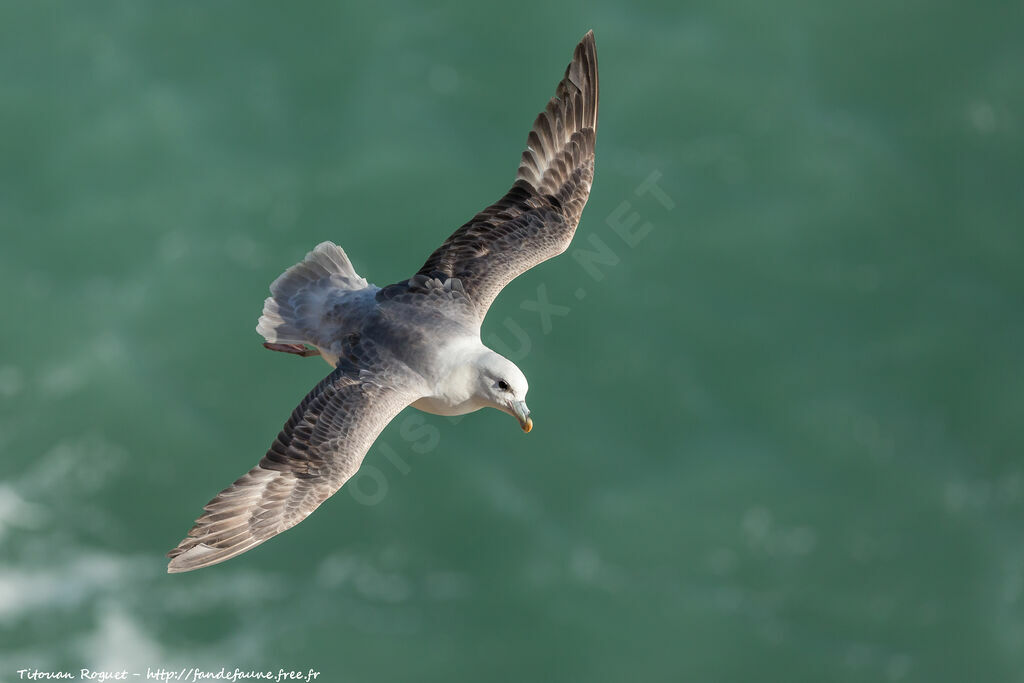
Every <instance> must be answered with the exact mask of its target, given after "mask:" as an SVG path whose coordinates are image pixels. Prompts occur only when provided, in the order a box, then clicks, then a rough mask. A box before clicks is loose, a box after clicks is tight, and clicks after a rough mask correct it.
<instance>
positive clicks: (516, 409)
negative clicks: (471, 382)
mask: <svg viewBox="0 0 1024 683" xmlns="http://www.w3.org/2000/svg"><path fill="white" fill-rule="evenodd" d="M474 367H475V368H476V373H477V376H476V389H475V392H474V394H475V398H477V399H478V400H479V401H480V402H482V403H483V404H484V405H487V406H490V407H491V408H497V409H498V410H500V411H502V412H504V413H508V414H509V415H511V416H513V417H514V418H516V419H517V420H519V426H520V427H522V428H523V431H524V432H528V431H530V430H531V429H533V420H532V419H530V409H529V408H527V407H526V392H527V391H529V390H530V385H529V384H528V383H527V381H526V376H525V375H524V374H523V372H522V371H521V370H520V369H519V368H517V367H516V364H515V363H513V362H512V361H510V360H509V359H507V358H505V357H504V356H501V355H498V354H497V353H495V352H494V351H491V350H490V349H484V351H483V352H482V353H481V354H480V355H479V356H477V358H476V362H475V363H474Z"/></svg>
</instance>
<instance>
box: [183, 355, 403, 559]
mask: <svg viewBox="0 0 1024 683" xmlns="http://www.w3.org/2000/svg"><path fill="white" fill-rule="evenodd" d="M381 380H383V381H381ZM414 387H415V384H412V383H410V382H407V381H404V378H403V377H401V376H395V373H393V372H392V373H379V374H377V375H376V376H375V375H374V373H372V372H368V371H366V370H363V371H362V372H360V371H359V370H358V369H356V368H355V366H353V365H349V364H346V363H345V362H344V361H343V362H342V364H339V367H338V368H337V369H335V370H334V371H333V372H332V373H331V374H330V375H328V376H327V377H326V378H325V379H324V380H323V381H321V382H320V383H319V384H318V385H317V386H316V388H314V389H313V391H311V392H310V393H309V395H308V396H306V398H305V399H303V400H302V403H300V404H299V405H298V407H297V408H295V410H294V412H292V416H291V418H290V419H289V420H288V422H287V423H286V424H285V426H284V429H282V430H281V433H280V434H278V435H277V438H276V439H274V443H273V444H272V445H271V446H270V450H269V451H267V454H266V455H265V456H264V457H263V459H262V460H260V463H259V464H258V465H257V466H256V467H254V468H252V469H251V470H249V472H248V473H246V474H245V475H244V476H243V477H242V478H241V479H239V480H238V481H236V482H235V483H234V484H232V485H231V486H229V487H228V488H226V489H224V490H223V491H221V492H220V493H219V494H217V496H216V497H215V498H214V499H213V500H211V501H210V502H209V503H207V504H206V506H205V507H204V508H203V510H204V512H203V515H202V516H201V517H200V518H199V519H198V520H196V524H195V526H194V527H192V530H191V531H189V533H188V536H186V537H185V538H184V539H183V540H182V541H181V543H179V544H178V546H177V547H176V548H174V549H173V550H171V551H170V552H169V553H167V556H168V557H170V558H171V561H170V563H169V564H168V566H167V571H168V572H172V573H174V572H187V571H191V570H193V569H199V568H200V567H208V566H210V565H212V564H217V563H218V562H223V561H224V560H227V559H229V558H232V557H234V556H235V555H238V554H240V553H244V552H245V551H246V550H249V549H251V548H253V547H255V546H257V545H259V544H260V543H263V542H264V541H266V540H267V539H269V538H271V537H273V536H276V535H277V534H279V533H281V532H282V531H285V530H286V529H290V528H291V527H293V526H295V525H296V524H298V523H299V522H301V521H302V520H303V519H305V518H306V517H307V516H309V514H310V513H311V512H313V510H316V509H317V507H319V506H320V504H321V503H323V502H324V501H325V500H327V499H328V498H329V497H330V496H331V494H333V493H334V492H335V491H337V490H338V489H339V488H340V487H341V485H342V484H344V483H345V482H346V481H348V479H349V477H351V476H352V475H353V474H355V473H356V471H357V470H358V469H359V465H360V464H361V463H362V461H363V456H364V455H365V454H366V451H367V450H368V449H369V447H370V445H371V444H372V443H373V442H374V441H375V440H376V439H377V436H378V435H379V434H380V432H381V431H382V430H383V429H384V427H385V426H386V425H387V424H388V423H389V422H391V420H392V419H393V418H394V417H395V415H397V414H398V413H399V412H401V410H402V409H403V408H405V407H406V406H407V405H409V404H410V403H412V402H413V401H415V400H417V399H418V398H420V393H418V392H417V391H415V389H414Z"/></svg>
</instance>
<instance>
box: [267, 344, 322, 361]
mask: <svg viewBox="0 0 1024 683" xmlns="http://www.w3.org/2000/svg"><path fill="white" fill-rule="evenodd" d="M263 348H265V349H270V350H271V351H283V352H284V353H294V354H295V355H296V356H302V357H303V358H309V357H311V356H319V355H320V349H311V348H309V347H307V346H305V345H304V344H271V343H270V342H263Z"/></svg>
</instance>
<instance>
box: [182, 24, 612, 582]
mask: <svg viewBox="0 0 1024 683" xmlns="http://www.w3.org/2000/svg"><path fill="white" fill-rule="evenodd" d="M597 108H598V79H597V50H596V47H595V45H594V34H593V32H592V31H591V32H588V33H587V34H586V35H585V36H584V37H583V39H582V40H581V41H580V43H579V45H577V46H576V50H575V52H574V54H573V58H572V62H570V63H569V66H568V67H567V68H566V70H565V77H564V78H563V79H562V81H561V82H560V83H559V84H558V87H557V88H556V90H555V96H554V97H553V98H552V99H551V100H550V101H549V102H548V104H547V106H546V107H545V108H544V111H542V112H541V113H540V114H539V115H538V116H537V119H536V120H535V121H534V123H533V128H532V129H531V130H530V133H529V135H528V136H527V139H526V150H525V151H524V152H523V154H522V158H521V160H520V163H519V170H518V172H517V173H516V181H515V183H514V184H513V185H512V189H510V190H509V191H508V193H507V194H505V196H504V197H502V198H501V199H499V200H498V201H497V202H495V203H494V204H492V205H491V206H489V207H487V208H486V209H484V210H483V211H481V212H480V213H478V214H477V215H476V216H474V217H473V218H472V219H471V220H470V221H469V222H468V223H466V224H465V225H463V226H462V227H460V228H459V229H458V230H456V231H455V232H454V233H452V235H451V236H450V237H449V238H448V239H447V240H445V242H444V243H443V244H442V245H441V246H440V247H438V248H437V250H436V251H434V253H432V254H431V255H430V257H429V258H428V259H427V261H426V263H424V264H423V267H422V268H420V269H419V272H417V273H416V274H415V275H413V276H412V277H411V278H409V279H408V280H406V281H404V282H398V283H396V284H393V285H388V286H386V287H383V288H381V287H376V286H374V285H372V284H370V283H368V282H367V281H366V280H365V279H364V278H362V277H360V276H359V275H357V274H356V272H355V270H354V269H353V268H352V263H351V262H350V261H349V259H348V256H346V254H345V252H344V251H343V250H342V249H341V247H339V246H337V245H335V244H333V243H331V242H323V243H321V244H319V245H318V246H317V247H316V248H315V249H313V251H311V252H309V253H308V254H307V255H306V257H305V258H304V259H303V260H302V262H300V263H298V264H296V265H294V266H292V267H291V268H289V269H288V270H287V271H285V272H284V274H282V275H281V276H280V277H278V278H277V279H276V280H274V282H273V283H272V284H271V285H270V293H271V296H270V297H269V298H268V299H267V300H266V301H265V302H264V305H263V314H262V316H260V319H259V325H258V326H257V328H256V329H257V331H258V332H259V333H260V334H261V335H262V336H263V337H264V339H265V340H266V342H265V343H264V346H266V347H267V348H269V349H272V350H274V351H283V352H286V353H294V354H297V355H300V356H320V357H321V358H323V359H324V360H325V361H327V363H328V364H329V365H330V366H331V367H332V368H333V369H332V371H331V373H330V374H329V375H327V377H325V378H324V379H323V380H322V381H321V382H320V383H319V384H317V385H316V387H314V388H313V390H312V391H311V392H310V393H309V395H307V396H306V398H304V399H303V400H302V402H301V403H299V405H298V407H297V408H295V410H294V411H293V412H292V415H291V417H290V418H289V419H288V421H287V422H286V423H285V425H284V428H283V429H282V430H281V432H280V433H279V434H278V435H277V438H276V439H274V442H273V444H271V446H270V449H269V450H268V451H267V454H266V455H265V456H264V457H263V459H262V460H260V462H259V464H258V465H256V467H254V468H252V469H251V470H249V472H247V473H246V474H245V475H243V476H242V477H241V478H240V479H238V480H237V481H236V482H235V483H233V484H232V485H231V486H229V487H228V488H226V489H224V490H223V491H221V492H220V493H219V494H217V496H216V497H215V498H214V499H213V500H211V501H210V502H209V503H207V504H206V506H205V507H204V508H203V510H204V512H203V514H202V516H200V517H199V519H198V520H196V523H195V526H194V527H192V530H191V531H189V533H188V536H186V537H185V538H184V539H183V540H182V541H181V543H179V544H178V546H177V547H176V548H174V549H173V550H171V551H170V552H169V553H168V554H167V556H168V557H169V558H171V561H170V563H169V564H168V567H167V570H168V571H169V572H186V571H191V570H193V569H199V568H201V567H208V566H210V565H213V564H217V563H219V562H223V561H224V560H227V559H229V558H232V557H234V556H236V555H238V554H240V553H243V552H245V551H247V550H250V549H251V548H253V547H255V546H257V545H259V544H260V543H263V542H264V541H266V540H267V539H269V538H271V537H273V536H276V535H277V534H279V533H281V532H282V531H285V530H286V529H290V528H291V527H293V526H295V525H296V524H298V523H299V522H301V521H302V520H303V519H305V518H306V517H307V516H308V515H309V514H310V513H311V512H313V511H314V510H316V508H317V507H319V506H320V504H321V503H323V502H324V501H325V500H327V499H328V498H329V497H330V496H331V495H332V494H333V493H334V492H335V491H337V490H338V489H339V488H341V486H342V485H343V484H344V483H345V482H346V481H348V479H349V478H350V477H351V476H352V475H353V474H355V473H356V471H357V470H358V469H359V465H360V464H361V463H362V460H363V456H364V455H365V454H366V451H367V450H368V449H369V447H370V446H371V444H373V442H374V441H375V440H376V439H377V436H378V435H379V434H380V432H381V431H382V430H383V429H384V427H385V426H387V424H388V423H389V422H390V421H391V420H392V419H393V418H394V417H395V416H396V415H398V413H399V412H401V411H402V410H403V409H404V408H405V407H406V406H410V405H411V406H413V407H414V408H418V409H419V410H422V411H425V412H428V413H433V414H436V415H462V414H465V413H470V412H473V411H475V410H479V409H480V408H497V409H498V410H501V411H503V412H505V413H508V414H509V415H512V416H513V417H515V418H516V420H518V421H519V425H520V426H521V427H522V429H523V431H526V432H529V431H530V430H531V429H532V428H533V420H532V418H531V417H530V411H529V409H528V408H527V407H526V392H527V389H528V385H527V382H526V377H525V376H524V375H523V373H522V371H521V370H520V369H519V368H518V367H516V365H515V364H514V363H513V362H512V361H510V360H508V359H507V358H504V357H503V356H501V355H499V354H498V353H495V352H494V351H492V350H491V349H489V348H487V347H486V346H484V344H483V343H482V342H481V341H480V324H481V323H482V322H483V319H484V316H485V315H486V314H487V309H488V308H490V305H491V302H492V301H494V298H495V297H496V296H497V295H498V293H499V292H501V290H502V288H503V287H504V286H505V285H507V284H508V283H509V282H511V281H512V280H513V279H514V278H516V277H517V276H519V275H520V274H522V273H524V272H525V271H527V270H529V269H530V268H532V267H534V266H536V265H537V264H539V263H541V262H543V261H546V260H547V259H550V258H552V257H554V256H557V255H558V254H561V253H562V252H563V251H565V250H566V248H567V247H568V246H569V243H570V242H571V241H572V237H573V234H574V233H575V232H576V226H577V224H578V223H579V220H580V214H581V213H582V212H583V207H584V205H585V204H586V203H587V198H588V197H589V196H590V185H591V182H592V180H593V177H594V139H595V134H596V131H597Z"/></svg>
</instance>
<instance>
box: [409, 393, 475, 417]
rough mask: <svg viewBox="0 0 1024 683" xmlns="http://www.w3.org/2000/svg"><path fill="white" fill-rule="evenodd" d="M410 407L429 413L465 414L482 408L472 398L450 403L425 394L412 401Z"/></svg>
mask: <svg viewBox="0 0 1024 683" xmlns="http://www.w3.org/2000/svg"><path fill="white" fill-rule="evenodd" d="M412 407H413V408H416V409H417V410H422V411H423V412H425V413H430V414H431V415H465V414H466V413H472V412H473V411H474V410H480V409H481V408H483V405H482V404H481V403H480V402H478V401H475V400H473V399H470V400H468V401H463V402H462V403H458V404H452V403H450V402H448V401H446V400H444V399H442V398H434V397H432V396H427V397H425V398H421V399H420V400H418V401H416V402H415V403H413V404H412Z"/></svg>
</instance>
